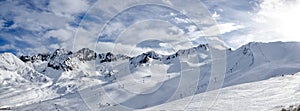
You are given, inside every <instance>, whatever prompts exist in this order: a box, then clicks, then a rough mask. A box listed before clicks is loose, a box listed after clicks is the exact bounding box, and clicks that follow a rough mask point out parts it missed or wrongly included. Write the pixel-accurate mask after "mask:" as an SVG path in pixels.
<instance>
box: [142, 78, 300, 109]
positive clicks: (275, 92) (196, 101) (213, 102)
mask: <svg viewBox="0 0 300 111" xmlns="http://www.w3.org/2000/svg"><path fill="white" fill-rule="evenodd" d="M299 100H300V73H297V74H295V75H285V76H284V77H281V76H279V77H273V78H270V79H267V80H263V81H258V82H251V83H245V84H240V85H235V86H231V87H226V88H222V89H219V90H214V91H209V92H205V93H201V94H197V95H194V96H190V97H186V98H183V99H180V100H176V101H173V102H170V103H166V104H162V105H159V106H155V107H151V108H147V109H144V110H140V111H155V110H189V111H194V110H201V111H208V110H209V111H280V110H281V109H282V108H287V107H289V106H290V105H297V104H299V103H300V101H299Z"/></svg>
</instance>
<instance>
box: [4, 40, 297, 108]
mask: <svg viewBox="0 0 300 111" xmlns="http://www.w3.org/2000/svg"><path fill="white" fill-rule="evenodd" d="M299 46H300V43H296V42H287V43H283V42H273V43H249V44H246V45H244V46H242V47H241V48H239V49H237V50H229V49H228V50H227V51H226V54H227V57H226V58H227V59H226V60H227V62H226V73H225V76H224V77H215V78H213V77H211V71H210V70H211V67H212V61H211V56H210V46H209V45H207V44H201V45H199V46H198V47H193V48H190V49H182V50H179V51H177V52H176V53H174V54H170V55H162V54H159V53H157V52H155V51H150V52H145V53H143V54H140V55H138V56H135V57H128V56H126V55H120V54H117V55H116V54H113V53H110V52H108V53H96V52H94V51H92V50H90V49H87V48H84V49H81V50H79V51H77V52H71V51H67V50H64V49H58V50H56V51H55V52H54V53H53V54H50V55H49V56H44V59H42V57H43V56H37V59H35V58H36V56H34V57H27V58H25V59H24V58H23V59H22V58H21V59H22V60H23V61H24V60H26V61H24V62H26V63H23V62H22V61H20V60H18V59H17V58H16V57H14V56H13V55H12V56H13V58H16V59H17V60H18V61H19V62H20V64H22V65H23V66H25V67H28V68H29V69H32V71H33V72H37V74H41V75H43V77H44V76H45V77H46V78H48V79H49V83H51V84H47V85H46V86H47V87H45V88H44V87H42V88H40V89H41V90H42V91H44V92H45V91H46V92H47V94H43V96H41V97H43V98H44V99H42V101H39V99H38V98H37V99H35V100H34V101H31V102H30V103H36V104H31V105H28V106H23V105H27V104H30V103H26V104H23V103H20V102H14V101H10V104H4V103H2V104H0V107H12V108H13V109H18V110H21V109H23V108H24V109H27V110H33V109H35V108H37V110H38V109H40V110H42V109H41V108H45V107H43V105H45V104H49V105H47V106H49V108H46V109H45V110H53V108H58V107H59V108H67V109H74V108H75V109H76V108H87V109H98V110H117V109H118V108H122V106H126V107H129V109H130V110H131V109H136V108H137V109H143V108H147V107H152V106H156V105H160V104H162V103H166V102H172V101H174V100H177V99H181V98H184V97H188V96H192V95H194V94H198V93H203V92H206V91H209V90H210V88H209V87H211V86H209V85H214V84H216V83H218V84H219V83H221V87H228V86H233V85H238V84H242V83H248V82H255V81H261V80H265V79H269V78H271V77H274V76H279V75H281V74H292V73H296V72H299V71H300V68H299V67H300V56H298V55H299V54H300V52H297V51H296V50H297V49H298V48H300V47H299ZM3 58H7V57H6V56H3ZM9 65H11V66H13V67H17V66H19V65H16V64H4V65H3V66H9ZM3 70H4V71H6V72H4V73H3V74H5V76H4V75H3V74H2V75H1V77H2V78H5V77H6V75H8V74H10V73H12V72H13V71H11V70H9V69H4V68H3ZM14 75H16V74H14ZM18 75H23V73H22V74H18ZM18 75H17V76H18ZM183 78H184V79H183ZM3 80H5V79H3ZM223 81H224V82H223ZM12 83H14V82H12ZM16 85H19V84H17V83H16ZM8 86H9V85H8ZM34 87H36V86H34ZM38 88H39V87H38ZM217 88H218V87H217ZM219 88H220V87H219ZM21 89H22V88H21ZM20 91H22V90H20ZM5 94H6V93H5V92H4V93H3V94H2V93H1V92H0V95H5ZM37 94H39V93H37ZM11 97H12V98H13V97H16V98H19V97H18V96H15V95H13V96H9V97H8V98H7V99H10V98H11ZM22 100H23V101H26V98H23V99H22ZM28 100H30V99H28ZM145 100H147V101H145ZM75 101H76V102H75ZM70 104H72V107H70V106H68V105H70ZM53 105H54V106H53ZM16 106H20V107H16Z"/></svg>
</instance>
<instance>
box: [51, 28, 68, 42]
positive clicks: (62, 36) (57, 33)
mask: <svg viewBox="0 0 300 111" xmlns="http://www.w3.org/2000/svg"><path fill="white" fill-rule="evenodd" d="M45 36H46V37H54V38H57V39H58V40H60V41H61V42H67V41H68V40H70V39H71V38H72V37H73V32H72V31H70V30H67V29H58V30H51V31H48V32H47V33H46V34H45Z"/></svg>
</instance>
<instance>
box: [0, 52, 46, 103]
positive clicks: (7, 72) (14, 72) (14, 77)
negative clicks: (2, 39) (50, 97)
mask: <svg viewBox="0 0 300 111" xmlns="http://www.w3.org/2000/svg"><path fill="white" fill-rule="evenodd" d="M0 83H1V84H0V100H1V101H0V107H6V106H11V105H13V106H19V105H23V104H30V103H32V102H35V101H39V100H43V99H45V98H47V96H44V94H46V91H45V90H43V88H44V87H46V86H49V85H50V84H52V81H51V80H50V78H49V77H47V76H45V75H43V74H41V73H39V72H37V71H35V70H34V69H32V68H31V67H29V66H27V65H26V64H25V63H23V62H22V61H21V60H20V59H18V58H17V57H16V56H14V55H13V54H11V53H3V54H1V55H0Z"/></svg>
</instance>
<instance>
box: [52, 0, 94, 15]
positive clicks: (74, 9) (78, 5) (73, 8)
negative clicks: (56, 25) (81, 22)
mask: <svg viewBox="0 0 300 111" xmlns="http://www.w3.org/2000/svg"><path fill="white" fill-rule="evenodd" d="M49 7H50V8H51V9H52V10H53V11H54V12H55V13H57V14H61V15H65V14H67V15H68V14H70V15H72V14H76V13H81V12H84V11H86V10H87V9H88V8H89V4H88V2H87V1H86V0H51V1H50V3H49Z"/></svg>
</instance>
